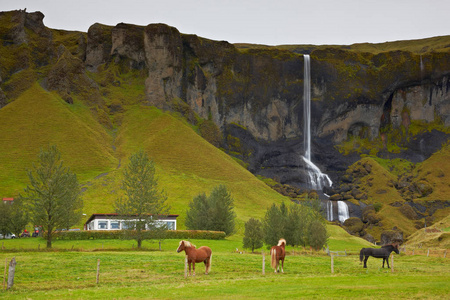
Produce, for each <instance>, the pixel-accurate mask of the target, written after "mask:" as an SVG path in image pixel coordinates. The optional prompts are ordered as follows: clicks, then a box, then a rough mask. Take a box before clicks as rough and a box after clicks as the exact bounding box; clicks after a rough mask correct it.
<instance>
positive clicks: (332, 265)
mask: <svg viewBox="0 0 450 300" xmlns="http://www.w3.org/2000/svg"><path fill="white" fill-rule="evenodd" d="M331 274H334V254H333V253H331Z"/></svg>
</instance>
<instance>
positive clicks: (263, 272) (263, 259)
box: [262, 250, 266, 275]
mask: <svg viewBox="0 0 450 300" xmlns="http://www.w3.org/2000/svg"><path fill="white" fill-rule="evenodd" d="M262 274H263V275H265V274H266V254H265V253H264V250H263V251H262Z"/></svg>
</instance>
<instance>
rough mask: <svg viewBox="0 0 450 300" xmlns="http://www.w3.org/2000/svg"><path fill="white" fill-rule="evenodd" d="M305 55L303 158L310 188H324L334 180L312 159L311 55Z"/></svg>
mask: <svg viewBox="0 0 450 300" xmlns="http://www.w3.org/2000/svg"><path fill="white" fill-rule="evenodd" d="M303 57H304V69H303V78H304V79H303V120H304V126H303V144H304V147H305V155H304V156H303V160H304V161H305V163H306V172H307V173H308V177H309V186H310V188H312V189H314V190H322V189H323V187H324V186H331V185H332V184H333V182H332V181H331V179H330V178H329V177H328V175H327V174H323V173H322V172H321V171H320V169H319V168H318V167H317V166H316V165H315V164H314V163H313V162H312V161H311V67H310V66H311V62H310V57H309V55H307V54H305V55H303Z"/></svg>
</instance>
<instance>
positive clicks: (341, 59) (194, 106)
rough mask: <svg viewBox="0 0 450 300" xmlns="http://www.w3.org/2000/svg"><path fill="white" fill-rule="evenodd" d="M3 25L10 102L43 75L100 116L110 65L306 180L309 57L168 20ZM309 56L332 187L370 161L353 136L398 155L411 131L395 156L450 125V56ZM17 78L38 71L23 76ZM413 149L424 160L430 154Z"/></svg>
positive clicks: (320, 154)
mask: <svg viewBox="0 0 450 300" xmlns="http://www.w3.org/2000/svg"><path fill="white" fill-rule="evenodd" d="M0 20H1V23H2V24H3V25H2V27H1V36H2V43H3V47H2V50H1V51H2V54H4V55H2V57H1V58H0V65H1V66H0V67H1V69H0V78H1V79H0V88H1V90H0V107H1V106H4V105H6V104H7V103H8V102H10V101H13V100H14V98H15V97H16V96H17V93H18V91H20V89H22V88H23V87H21V88H19V89H18V90H17V89H16V87H17V86H18V85H20V86H24V85H27V84H29V82H31V81H32V80H35V79H39V78H43V80H44V82H46V83H47V84H48V88H49V89H52V90H57V91H58V92H59V93H61V95H62V96H63V98H64V99H65V100H66V101H67V102H70V101H71V95H80V94H81V95H82V97H81V98H82V99H84V100H85V101H86V102H87V103H89V105H91V106H95V111H96V113H97V114H98V115H99V116H100V115H102V113H101V111H106V112H107V113H108V114H111V113H113V112H112V111H110V110H108V108H107V107H108V104H107V103H105V101H104V99H103V98H102V97H103V96H102V93H101V92H100V90H101V87H102V85H107V84H116V83H114V82H112V83H108V82H107V80H105V81H103V82H99V81H95V80H92V76H88V75H89V74H90V72H92V74H100V73H102V72H104V70H105V69H107V68H108V67H109V68H110V67H111V66H112V65H115V66H117V69H118V71H116V72H123V73H127V72H133V71H140V72H141V73H139V74H145V78H143V80H144V82H145V90H144V91H145V100H144V102H146V103H148V104H151V105H155V106H157V107H160V108H163V109H177V107H178V106H179V104H180V103H183V105H184V106H187V109H188V110H189V111H190V112H191V113H192V112H195V113H196V114H197V115H198V116H200V117H201V118H203V119H209V120H212V121H213V122H214V123H215V124H216V125H217V126H218V127H219V128H220V129H221V132H222V134H223V136H224V139H223V146H224V147H225V148H226V149H227V150H229V151H231V152H234V153H237V154H238V155H239V156H240V158H242V159H243V160H246V161H247V162H248V163H249V166H250V169H251V171H252V172H254V173H257V174H263V175H266V176H269V177H273V178H277V179H279V180H280V181H281V182H284V183H290V184H294V185H302V183H304V182H305V179H304V178H305V176H304V165H303V161H302V159H301V155H303V153H304V149H303V122H304V120H303V96H302V95H303V65H304V60H303V55H302V54H300V53H297V52H298V51H299V50H298V48H296V49H281V47H279V48H276V47H271V48H269V47H262V48H251V47H247V48H242V47H241V48H237V47H236V46H234V45H231V44H229V43H227V42H219V41H212V40H208V39H204V38H200V37H197V36H195V35H186V34H181V33H180V32H179V31H178V30H177V29H176V28H173V27H170V26H167V25H164V24H150V25H148V26H145V27H142V26H135V25H130V24H123V23H121V24H118V25H117V26H114V27H111V26H105V25H102V24H94V25H92V26H91V27H90V28H89V31H88V32H87V34H84V33H70V37H71V38H70V39H69V38H66V35H69V33H68V32H62V31H55V30H51V29H48V28H46V27H45V26H44V25H43V22H42V20H43V15H42V14H41V13H39V12H38V13H31V14H29V13H25V12H22V11H15V12H5V13H0ZM28 29H30V30H28ZM74 37H77V38H74ZM447 40H448V39H447ZM24 44H26V45H27V46H26V47H24V46H21V45H24ZM447 47H448V45H447ZM447 49H448V48H447ZM431 50H432V51H431ZM307 52H308V54H310V56H311V81H312V87H311V89H312V91H311V93H312V99H313V101H312V121H311V122H312V124H311V127H312V129H311V130H312V140H313V145H312V152H313V156H312V157H313V158H312V160H313V161H314V162H315V163H316V164H317V165H318V166H319V167H320V169H321V170H322V171H323V172H325V173H329V174H330V175H331V177H332V179H333V180H337V179H338V178H339V176H340V174H341V173H342V172H343V171H344V170H345V169H346V167H347V166H348V165H349V164H351V163H353V162H354V161H355V160H357V159H358V158H359V155H360V154H361V153H355V152H351V151H350V154H349V153H344V152H343V151H338V148H337V147H335V146H336V145H340V144H342V143H344V142H345V141H348V140H349V139H351V138H353V137H357V138H360V139H367V140H368V141H371V142H376V141H378V140H379V141H380V142H381V143H382V145H381V146H380V153H381V152H383V151H384V152H387V154H386V155H388V156H389V149H388V147H389V143H390V142H392V139H393V138H395V136H394V135H393V134H394V133H397V132H398V131H401V132H400V133H399V134H400V138H401V141H402V147H403V148H402V149H400V150H399V151H397V152H396V155H397V156H401V155H402V154H401V153H403V152H406V150H408V145H409V144H408V143H411V141H410V139H409V137H410V136H409V135H411V134H413V133H412V131H413V130H412V129H411V127H412V126H413V125H414V124H417V123H418V122H419V123H424V124H438V123H439V124H440V125H441V126H443V128H448V126H449V125H450V92H449V89H450V51H449V50H446V49H429V48H423V49H422V50H421V51H420V53H419V51H416V52H411V51H406V50H386V51H380V50H377V51H362V50H359V49H353V48H352V47H325V46H321V47H308V48H307ZM43 66H48V67H46V68H43ZM39 68H40V69H39ZM31 69H39V72H30V70H31ZM17 72H23V73H25V72H29V75H28V76H22V77H20V80H18V79H17V78H18V76H16V75H15V74H16V73H17ZM74 82H75V83H77V84H78V85H77V84H74ZM80 84H81V86H80ZM117 84H120V83H117ZM180 101H181V102H180ZM99 111H100V112H99ZM104 119H105V118H103V121H102V122H103V123H104V124H106V125H108V124H109V123H108V122H109V121H105V120H104ZM110 125H111V124H109V126H110ZM414 134H419V133H418V132H416V133H414ZM444 136H445V139H446V138H447V137H448V135H446V134H444ZM389 139H391V140H389ZM425 143H426V141H425ZM433 147H434V148H435V149H436V150H437V149H439V148H440V147H441V144H439V145H437V144H436V145H432V148H433ZM434 148H433V149H434ZM414 151H415V152H416V153H415V155H414V157H415V158H416V159H417V160H420V159H423V158H426V157H427V155H428V154H426V155H425V154H424V153H420V151H421V150H420V149H415V150H414ZM417 152H418V153H417ZM344 154H345V155H344Z"/></svg>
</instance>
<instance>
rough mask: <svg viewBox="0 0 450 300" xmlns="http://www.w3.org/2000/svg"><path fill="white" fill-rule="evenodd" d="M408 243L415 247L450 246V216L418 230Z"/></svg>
mask: <svg viewBox="0 0 450 300" xmlns="http://www.w3.org/2000/svg"><path fill="white" fill-rule="evenodd" d="M407 244H408V246H413V247H416V246H418V245H421V246H422V247H423V248H429V247H432V248H440V249H448V248H450V216H449V215H447V217H445V218H444V219H442V220H440V221H439V222H437V223H435V224H433V225H431V226H429V227H427V228H422V229H420V230H418V231H416V232H415V233H414V234H412V235H411V236H410V237H409V238H408V241H407Z"/></svg>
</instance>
